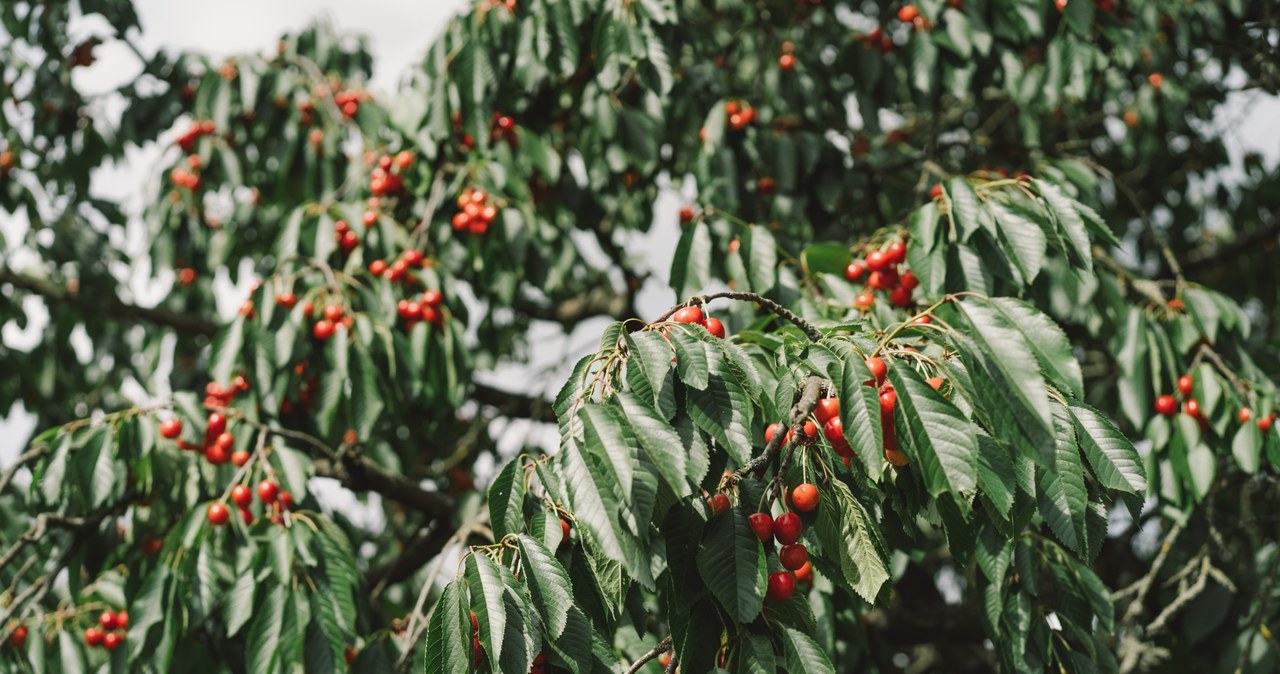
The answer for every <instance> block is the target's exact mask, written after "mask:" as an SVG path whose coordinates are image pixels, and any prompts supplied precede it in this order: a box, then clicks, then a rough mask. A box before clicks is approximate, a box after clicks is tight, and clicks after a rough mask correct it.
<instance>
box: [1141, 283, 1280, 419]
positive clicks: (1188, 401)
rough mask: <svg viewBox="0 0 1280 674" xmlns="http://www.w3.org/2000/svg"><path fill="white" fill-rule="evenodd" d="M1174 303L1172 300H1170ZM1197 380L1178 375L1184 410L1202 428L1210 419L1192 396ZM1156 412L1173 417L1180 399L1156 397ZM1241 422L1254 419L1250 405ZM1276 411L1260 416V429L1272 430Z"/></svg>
mask: <svg viewBox="0 0 1280 674" xmlns="http://www.w3.org/2000/svg"><path fill="white" fill-rule="evenodd" d="M1170 304H1172V302H1170ZM1195 386H1196V381H1195V379H1194V378H1192V376H1191V375H1189V374H1184V375H1182V376H1181V377H1178V384H1177V388H1178V394H1179V395H1180V396H1181V398H1182V411H1183V413H1184V414H1186V415H1187V416H1189V417H1191V418H1193V419H1195V420H1196V421H1199V422H1200V426H1201V428H1204V427H1205V426H1207V425H1208V420H1207V419H1205V417H1204V410H1202V409H1200V401H1198V400H1196V399H1195V398H1193V397H1192V396H1191V392H1192V391H1193V390H1194V389H1195ZM1156 413H1158V414H1160V415H1161V416H1166V417H1172V416H1173V415H1175V414H1177V413H1178V400H1177V398H1175V397H1174V396H1173V395H1172V394H1169V393H1165V394H1163V395H1160V396H1158V397H1157V398H1156ZM1237 418H1238V419H1240V423H1242V424H1247V423H1249V421H1250V420H1251V419H1253V410H1252V409H1250V408H1248V407H1241V408H1240V411H1239V412H1238V413H1237ZM1275 421H1276V413H1275V412H1274V411H1273V412H1272V413H1271V414H1268V415H1266V416H1264V417H1259V418H1258V422H1257V423H1258V430H1260V431H1262V432H1263V433H1266V432H1267V431H1270V430H1271V427H1272V426H1273V425H1274V424H1275Z"/></svg>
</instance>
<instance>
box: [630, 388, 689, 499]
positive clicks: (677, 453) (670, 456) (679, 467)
mask: <svg viewBox="0 0 1280 674" xmlns="http://www.w3.org/2000/svg"><path fill="white" fill-rule="evenodd" d="M615 399H616V400H617V401H618V404H619V405H620V406H621V407H622V417H623V418H624V419H625V420H626V423H628V424H630V426H631V429H632V430H633V431H634V432H635V436H636V439H637V440H639V442H640V449H641V450H642V451H644V452H645V454H647V455H648V456H649V460H650V461H651V462H652V463H653V465H654V467H655V468H657V470H658V474H659V475H661V476H662V479H663V481H665V482H666V483H667V486H668V487H670V488H671V490H672V491H673V492H675V494H676V496H679V497H682V498H683V497H685V496H688V495H689V494H691V493H692V492H693V489H692V486H691V485H690V483H689V480H688V479H687V477H686V473H687V470H688V468H687V466H686V462H685V455H686V450H685V447H684V443H683V442H682V441H681V439H680V436H679V435H678V434H677V433H676V430H675V429H674V428H672V427H671V424H669V423H667V422H666V421H665V420H663V419H662V418H661V417H659V416H658V415H657V413H655V412H654V411H653V408H651V407H650V406H649V405H647V404H645V402H644V401H642V400H641V399H640V398H639V397H637V396H636V395H634V394H632V393H630V392H627V391H624V392H621V393H618V394H617V395H616V396H615Z"/></svg>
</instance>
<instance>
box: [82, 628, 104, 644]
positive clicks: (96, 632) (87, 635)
mask: <svg viewBox="0 0 1280 674" xmlns="http://www.w3.org/2000/svg"><path fill="white" fill-rule="evenodd" d="M84 643H85V645H86V646H97V645H99V644H101V643H102V630H100V629H98V628H96V627H90V628H88V629H86V630H85V631H84Z"/></svg>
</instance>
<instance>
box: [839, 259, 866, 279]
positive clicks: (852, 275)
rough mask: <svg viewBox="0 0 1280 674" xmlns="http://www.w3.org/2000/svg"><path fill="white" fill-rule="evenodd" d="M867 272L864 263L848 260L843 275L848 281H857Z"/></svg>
mask: <svg viewBox="0 0 1280 674" xmlns="http://www.w3.org/2000/svg"><path fill="white" fill-rule="evenodd" d="M866 272H867V267H866V265H864V264H862V263H861V262H850V263H849V266H848V267H845V268H844V277H845V278H847V279H849V280H850V281H857V280H858V279H860V278H862V275H863V274H865V273H866Z"/></svg>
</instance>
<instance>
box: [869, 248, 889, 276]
mask: <svg viewBox="0 0 1280 674" xmlns="http://www.w3.org/2000/svg"><path fill="white" fill-rule="evenodd" d="M890 264H891V262H890V260H889V256H888V255H885V254H884V253H883V252H881V251H878V250H873V251H871V253H870V254H868V255H867V269H870V270H871V271H880V270H882V269H884V268H886V267H888V266H889V265H890Z"/></svg>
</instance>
